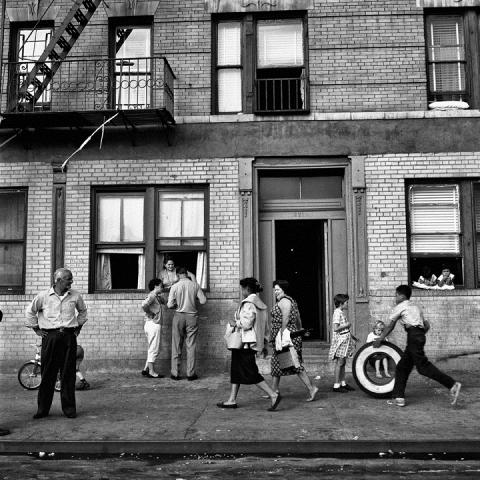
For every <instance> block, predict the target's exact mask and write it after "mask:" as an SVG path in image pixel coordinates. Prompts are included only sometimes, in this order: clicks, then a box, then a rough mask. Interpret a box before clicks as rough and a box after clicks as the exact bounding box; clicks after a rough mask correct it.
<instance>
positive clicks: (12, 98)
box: [0, 57, 175, 128]
mask: <svg viewBox="0 0 480 480" xmlns="http://www.w3.org/2000/svg"><path fill="white" fill-rule="evenodd" d="M53 62H54V61H49V62H46V63H45V64H43V65H42V66H41V69H40V72H41V73H40V75H38V76H37V79H38V81H36V82H35V85H31V86H30V88H29V89H28V90H27V92H26V93H21V87H22V84H23V82H24V80H25V78H26V75H27V74H28V72H29V71H30V70H31V68H32V66H33V64H34V63H35V62H8V63H6V64H4V66H3V78H2V85H3V91H7V95H4V96H2V99H1V112H2V113H1V115H2V117H3V120H2V122H1V123H0V127H1V128H28V127H32V128H35V127H41V128H48V127H69V126H94V125H99V124H101V123H102V121H104V120H103V119H105V118H108V117H109V116H111V115H114V114H115V113H118V112H120V113H121V114H120V115H118V116H117V117H116V118H115V120H113V121H112V122H111V124H112V125H125V124H127V125H129V126H131V127H136V126H139V125H152V124H158V123H161V124H163V125H172V124H174V123H175V120H174V116H173V115H174V79H175V75H174V73H173V71H172V69H171V67H170V65H169V63H168V61H167V59H166V58H164V57H148V58H145V57H142V58H121V59H119V58H117V59H112V58H104V57H96V58H91V57H89V58H85V57H77V58H72V57H69V58H68V60H63V61H61V66H60V67H59V69H58V70H57V72H56V74H55V75H54V76H53V77H52V78H51V79H49V78H48V76H49V74H50V73H49V72H50V71H51V65H52V64H53ZM45 80H47V81H46V82H45ZM48 80H49V81H48ZM42 84H43V85H45V84H47V86H46V88H45V87H42ZM37 88H42V92H43V93H42V94H41V96H40V98H38V100H37V101H36V102H35V103H34V100H33V99H34V96H35V92H36V89H37Z"/></svg>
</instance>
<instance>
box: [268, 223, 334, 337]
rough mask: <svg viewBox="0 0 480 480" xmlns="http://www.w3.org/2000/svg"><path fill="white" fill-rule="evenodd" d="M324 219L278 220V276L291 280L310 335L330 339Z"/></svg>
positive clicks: (276, 271) (292, 291)
mask: <svg viewBox="0 0 480 480" xmlns="http://www.w3.org/2000/svg"><path fill="white" fill-rule="evenodd" d="M324 224H325V222H324V221H322V220H277V221H276V222H275V276H276V278H277V279H283V280H288V282H289V283H290V289H289V292H288V293H289V294H290V295H291V296H292V297H293V298H294V299H295V300H296V301H297V303H298V306H299V309H300V315H301V318H302V325H303V328H305V329H306V330H307V331H308V334H307V335H308V336H307V337H306V339H312V340H313V339H315V340H326V339H327V338H326V327H327V326H326V322H325V313H326V312H325V311H326V309H325V244H324Z"/></svg>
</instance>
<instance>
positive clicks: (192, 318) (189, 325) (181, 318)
mask: <svg viewBox="0 0 480 480" xmlns="http://www.w3.org/2000/svg"><path fill="white" fill-rule="evenodd" d="M177 275H178V282H176V283H174V284H173V285H172V287H171V289H170V293H169V294H168V303H167V306H168V308H175V314H174V316H173V321H172V362H171V375H170V378H171V379H172V380H180V379H181V377H180V376H179V367H180V360H181V356H182V346H183V342H184V341H185V343H186V344H187V379H188V380H197V378H198V376H197V374H196V372H195V354H196V347H197V333H198V311H197V300H198V302H199V303H200V304H201V305H203V304H205V303H206V302H207V298H206V297H205V294H204V293H203V290H202V289H201V288H200V286H199V285H198V283H197V282H196V281H193V280H191V279H190V278H189V277H188V271H187V269H186V268H185V267H179V268H178V269H177Z"/></svg>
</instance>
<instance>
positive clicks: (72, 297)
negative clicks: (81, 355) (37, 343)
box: [26, 268, 87, 419]
mask: <svg viewBox="0 0 480 480" xmlns="http://www.w3.org/2000/svg"><path fill="white" fill-rule="evenodd" d="M53 279H54V285H53V287H51V288H50V289H49V290H45V291H43V292H41V293H39V294H38V295H37V296H36V297H35V298H34V299H33V301H32V303H30V305H29V306H28V307H27V311H26V316H27V323H26V326H27V327H29V328H32V329H33V331H34V332H35V333H36V334H37V335H38V336H40V337H42V353H41V355H42V368H41V372H42V381H41V383H40V388H39V390H38V400H37V403H38V408H37V413H36V414H35V415H34V416H33V418H34V419H38V418H42V417H46V416H48V414H49V412H50V407H51V405H52V400H53V394H54V389H55V382H56V380H57V375H58V372H59V371H60V372H61V377H62V383H61V392H60V399H61V402H62V410H63V413H64V415H65V416H66V417H68V418H75V417H76V416H77V411H76V404H75V370H76V355H77V335H78V334H79V333H80V330H81V329H82V327H83V325H84V324H85V322H86V321H87V307H86V306H85V302H84V301H83V298H82V296H81V295H80V293H78V292H77V291H76V290H71V286H72V283H73V275H72V272H71V271H70V270H67V269H66V268H59V269H58V270H56V272H55V273H54V277H53ZM76 311H77V312H78V315H77V314H76Z"/></svg>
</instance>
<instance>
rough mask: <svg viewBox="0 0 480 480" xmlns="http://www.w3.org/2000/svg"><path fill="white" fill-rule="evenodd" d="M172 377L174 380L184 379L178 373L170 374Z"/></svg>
mask: <svg viewBox="0 0 480 480" xmlns="http://www.w3.org/2000/svg"><path fill="white" fill-rule="evenodd" d="M170 378H171V379H172V380H181V379H182V377H179V376H178V375H170Z"/></svg>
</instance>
